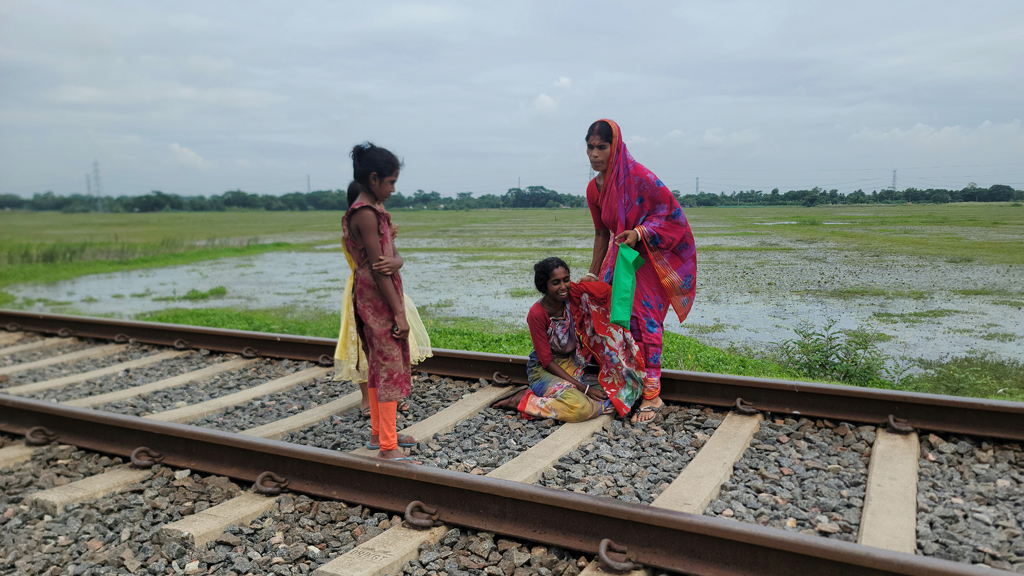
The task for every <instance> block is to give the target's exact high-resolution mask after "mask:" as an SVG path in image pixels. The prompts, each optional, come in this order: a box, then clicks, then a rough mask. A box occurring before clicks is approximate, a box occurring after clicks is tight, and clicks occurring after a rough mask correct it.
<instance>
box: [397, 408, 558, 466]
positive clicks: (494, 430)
mask: <svg viewBox="0 0 1024 576" xmlns="http://www.w3.org/2000/svg"><path fill="white" fill-rule="evenodd" d="M559 425H560V423H559V422H556V421H554V420H551V419H547V420H523V419H521V418H519V416H517V415H515V414H512V413H510V412H508V411H507V410H495V409H494V408H484V409H483V410H481V411H480V412H478V413H477V414H476V415H475V416H473V417H472V418H469V419H466V420H462V421H460V422H459V423H458V424H456V425H455V428H454V429H452V430H451V431H449V432H446V433H444V434H434V436H433V437H432V438H430V439H428V440H423V439H419V440H420V443H419V444H418V445H417V447H416V449H414V450H413V455H414V456H415V457H416V460H418V461H421V462H423V463H424V464H426V465H428V466H437V467H438V468H447V469H448V470H454V471H456V472H469V473H471V474H487V473H489V472H491V471H492V470H494V469H495V468H497V467H498V466H501V465H502V464H504V463H506V462H508V461H509V460H512V459H513V458H515V457H516V456H519V455H520V454H522V453H523V452H525V451H527V450H529V449H530V448H532V447H533V446H534V445H535V444H537V443H538V442H540V441H541V440H543V439H545V438H547V437H548V435H549V434H551V433H552V432H554V431H555V430H557V429H558V426H559Z"/></svg>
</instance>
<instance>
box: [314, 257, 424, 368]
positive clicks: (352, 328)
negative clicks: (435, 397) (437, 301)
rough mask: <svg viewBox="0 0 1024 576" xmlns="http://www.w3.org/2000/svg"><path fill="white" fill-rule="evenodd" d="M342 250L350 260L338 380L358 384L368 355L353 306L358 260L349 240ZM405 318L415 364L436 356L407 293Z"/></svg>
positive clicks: (336, 354)
mask: <svg viewBox="0 0 1024 576" xmlns="http://www.w3.org/2000/svg"><path fill="white" fill-rule="evenodd" d="M341 251H342V252H344V253H345V260H346V261H348V267H349V275H348V280H346V281H345V292H344V294H343V295H342V297H341V330H340V331H339V332H338V346H337V347H336V348H335V349H334V380H335V381H342V380H350V381H352V382H353V383H355V384H362V383H363V382H366V355H365V354H364V353H363V347H362V344H361V343H360V342H359V332H357V331H356V310H355V306H353V305H352V290H353V284H354V282H355V270H356V261H355V260H353V259H352V255H351V254H349V253H348V248H346V247H345V241H344V240H342V242H341ZM405 320H406V321H407V322H408V323H409V359H410V360H411V361H412V363H413V364H419V363H420V362H422V361H423V360H425V359H427V358H430V357H431V356H433V355H434V353H433V351H432V350H431V348H430V335H429V334H427V329H426V328H425V327H424V326H423V321H422V320H421V319H420V314H419V312H417V311H416V305H415V304H413V301H412V299H411V298H409V295H408V294H405Z"/></svg>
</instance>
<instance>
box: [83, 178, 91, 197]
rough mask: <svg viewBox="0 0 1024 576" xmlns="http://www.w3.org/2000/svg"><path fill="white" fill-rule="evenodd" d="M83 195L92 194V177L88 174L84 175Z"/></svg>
mask: <svg viewBox="0 0 1024 576" xmlns="http://www.w3.org/2000/svg"><path fill="white" fill-rule="evenodd" d="M85 195H86V196H92V179H91V178H90V177H89V175H88V174H86V175H85Z"/></svg>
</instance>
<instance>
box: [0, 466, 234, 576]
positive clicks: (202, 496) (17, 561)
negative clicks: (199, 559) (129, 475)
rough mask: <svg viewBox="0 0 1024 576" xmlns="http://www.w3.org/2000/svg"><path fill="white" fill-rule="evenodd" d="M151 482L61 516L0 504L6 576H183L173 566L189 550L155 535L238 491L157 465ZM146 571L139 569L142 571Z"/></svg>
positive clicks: (224, 482)
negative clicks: (26, 574) (165, 525)
mask: <svg viewBox="0 0 1024 576" xmlns="http://www.w3.org/2000/svg"><path fill="white" fill-rule="evenodd" d="M151 474H152V475H151V476H149V477H148V478H147V479H145V480H144V481H143V482H140V483H137V484H132V485H129V486H128V487H126V488H125V489H123V490H121V491H120V492H118V493H116V494H111V495H108V496H106V497H103V498H100V499H98V500H96V501H94V502H89V503H85V504H83V505H72V506H69V507H68V509H67V510H66V511H65V512H64V513H62V514H60V515H58V516H57V517H50V516H49V515H46V514H44V513H43V512H42V511H41V510H39V509H37V508H29V507H27V506H22V505H18V504H0V538H2V546H3V550H4V551H5V552H6V555H5V557H4V558H3V559H0V573H4V574H8V573H14V574H24V573H29V574H47V575H49V576H56V575H58V574H71V575H74V576H92V575H99V574H121V575H128V574H135V575H136V576H139V575H142V574H146V573H148V574H152V575H153V576H158V575H162V574H167V575H172V574H180V572H177V571H175V570H174V569H173V567H172V562H173V561H174V560H176V559H184V558H185V557H186V555H187V554H189V552H188V550H187V549H186V547H185V546H183V545H181V544H180V543H178V542H173V541H164V540H163V539H162V538H161V537H159V536H157V534H158V531H159V530H160V528H162V527H163V526H164V524H166V523H168V522H173V521H175V520H179V519H181V518H182V517H184V516H187V515H189V514H193V513H195V512H200V511H202V510H205V509H206V508H209V507H211V506H215V505H217V504H220V503H221V502H224V501H225V500H227V499H228V498H231V497H234V496H236V495H238V494H239V493H240V492H241V489H240V488H239V486H238V485H236V484H234V483H233V482H231V481H230V480H229V479H227V478H225V477H222V476H205V477H204V476H200V475H199V474H190V472H189V471H188V470H178V471H174V470H171V469H170V468H163V467H160V466H154V468H153V471H152V472H151ZM140 569H141V571H140Z"/></svg>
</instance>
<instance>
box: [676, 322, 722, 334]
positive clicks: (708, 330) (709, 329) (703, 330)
mask: <svg viewBox="0 0 1024 576" xmlns="http://www.w3.org/2000/svg"><path fill="white" fill-rule="evenodd" d="M728 328H731V326H728V325H726V324H722V323H721V322H717V321H716V322H715V323H714V324H683V329H684V330H686V331H688V332H689V333H690V334H699V335H701V336H704V335H707V334H716V333H718V332H725V331H726V330H727V329H728Z"/></svg>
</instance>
